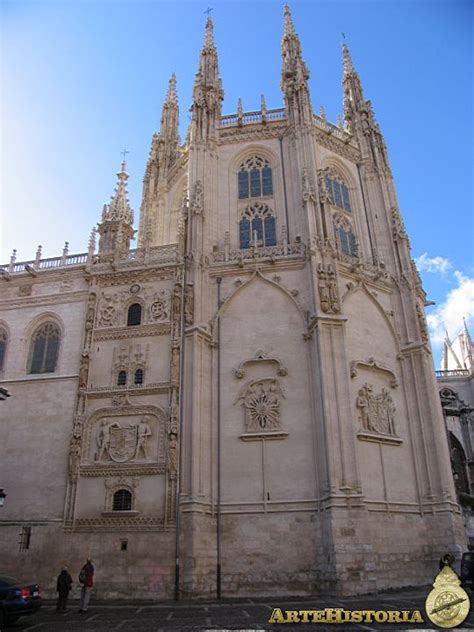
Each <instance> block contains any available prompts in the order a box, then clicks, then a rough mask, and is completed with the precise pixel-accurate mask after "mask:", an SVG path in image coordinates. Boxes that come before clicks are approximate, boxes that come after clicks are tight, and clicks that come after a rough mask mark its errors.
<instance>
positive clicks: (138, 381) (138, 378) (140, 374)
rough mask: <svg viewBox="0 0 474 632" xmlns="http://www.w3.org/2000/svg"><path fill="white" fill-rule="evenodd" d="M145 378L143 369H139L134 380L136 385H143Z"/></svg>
mask: <svg viewBox="0 0 474 632" xmlns="http://www.w3.org/2000/svg"><path fill="white" fill-rule="evenodd" d="M143 377H144V374H143V369H137V370H136V371H135V376H134V378H133V382H134V384H143Z"/></svg>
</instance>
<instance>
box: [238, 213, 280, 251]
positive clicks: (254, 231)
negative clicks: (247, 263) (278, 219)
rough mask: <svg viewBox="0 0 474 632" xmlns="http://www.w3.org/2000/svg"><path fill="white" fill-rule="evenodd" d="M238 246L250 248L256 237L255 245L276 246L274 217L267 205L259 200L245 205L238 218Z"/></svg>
mask: <svg viewBox="0 0 474 632" xmlns="http://www.w3.org/2000/svg"><path fill="white" fill-rule="evenodd" d="M239 228H240V247H241V248H250V244H251V243H254V240H255V237H256V238H257V245H260V246H276V230H275V218H274V216H273V212H272V210H271V209H270V207H269V206H267V205H266V204H262V203H259V202H255V203H254V204H252V205H249V206H247V207H246V208H245V209H244V212H243V214H242V218H241V220H240V225H239Z"/></svg>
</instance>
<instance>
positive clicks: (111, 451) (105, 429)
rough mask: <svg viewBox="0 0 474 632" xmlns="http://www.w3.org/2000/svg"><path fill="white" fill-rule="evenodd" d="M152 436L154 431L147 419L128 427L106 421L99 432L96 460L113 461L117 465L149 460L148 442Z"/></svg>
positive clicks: (143, 418)
mask: <svg viewBox="0 0 474 632" xmlns="http://www.w3.org/2000/svg"><path fill="white" fill-rule="evenodd" d="M151 436H152V430H151V428H150V425H149V423H148V422H147V419H146V417H142V419H141V420H140V421H139V422H135V423H130V424H128V425H126V426H122V425H120V424H119V423H118V422H117V421H114V422H110V421H107V420H106V419H104V420H103V421H102V423H101V424H100V426H99V428H98V430H97V435H96V442H97V447H98V453H97V454H96V459H95V460H96V461H109V460H112V461H114V462H115V463H125V462H127V461H132V460H139V459H140V458H143V459H145V460H148V453H147V442H148V439H149V438H150V437H151Z"/></svg>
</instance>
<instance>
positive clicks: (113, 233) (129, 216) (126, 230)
mask: <svg viewBox="0 0 474 632" xmlns="http://www.w3.org/2000/svg"><path fill="white" fill-rule="evenodd" d="M117 178H118V182H117V186H116V187H115V191H114V194H113V195H112V197H111V198H110V202H109V203H108V204H105V205H104V208H103V211H102V220H101V222H100V224H99V225H98V232H99V235H100V240H99V255H104V254H111V253H114V254H115V255H117V253H118V254H119V255H123V254H125V253H126V252H128V249H129V247H130V240H131V239H132V237H133V233H134V230H133V228H132V225H133V211H132V209H131V208H130V204H129V201H128V194H127V188H126V187H127V180H128V174H127V172H126V164H125V160H123V161H122V164H121V166H120V171H119V172H118V173H117Z"/></svg>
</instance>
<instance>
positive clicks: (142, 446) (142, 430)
mask: <svg viewBox="0 0 474 632" xmlns="http://www.w3.org/2000/svg"><path fill="white" fill-rule="evenodd" d="M148 437H151V429H150V426H149V425H148V423H147V421H146V417H143V418H142V419H141V420H140V421H139V422H138V437H137V449H136V452H135V456H134V458H135V459H138V457H139V456H140V451H141V452H143V457H144V458H145V459H148V456H147V453H146V443H147V441H148Z"/></svg>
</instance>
